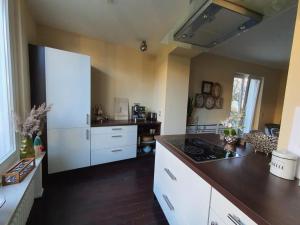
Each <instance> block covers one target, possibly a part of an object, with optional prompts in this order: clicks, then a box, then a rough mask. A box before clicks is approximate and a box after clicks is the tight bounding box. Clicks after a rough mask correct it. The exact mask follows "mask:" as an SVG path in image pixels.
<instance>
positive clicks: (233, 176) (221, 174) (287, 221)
mask: <svg viewBox="0 0 300 225" xmlns="http://www.w3.org/2000/svg"><path fill="white" fill-rule="evenodd" d="M187 136H189V137H190V136H193V137H199V138H203V139H204V140H206V141H209V142H213V143H215V144H217V145H222V142H221V141H220V140H219V136H218V135H215V134H197V135H167V136H157V137H156V140H157V141H158V142H159V143H161V144H162V145H163V146H165V147H166V148H167V149H168V150H169V151H170V152H172V153H173V154H174V155H176V156H177V157H178V158H179V159H181V160H182V161H183V162H184V163H185V164H186V165H187V166H189V167H190V168H191V169H192V170H193V171H194V172H196V173H197V174H198V175H200V176H201V177H202V178H203V179H204V180H206V181H207V182H208V183H209V184H210V185H211V186H212V187H213V188H215V189H216V190H218V191H219V192H220V193H222V194H223V195H224V196H225V197H226V198H227V199H228V200H230V201H231V202H232V203H233V204H235V205H236V206H237V207H238V208H239V209H241V210H242V211H243V212H244V213H245V214H247V215H248V216H249V217H250V218H251V219H252V220H253V221H255V222H256V223H257V224H259V225H267V224H268V225H269V224H272V225H295V224H300V187H299V186H298V181H288V180H284V179H281V178H279V177H276V176H274V175H272V174H270V172H269V162H270V159H271V158H270V157H266V155H265V154H263V153H254V152H252V151H251V152H250V153H249V152H248V151H249V149H244V148H238V151H239V152H241V153H243V152H244V153H249V154H245V155H246V156H243V157H240V158H233V159H224V160H216V161H210V162H203V163H194V162H193V161H192V160H191V159H189V158H188V157H187V156H185V155H184V153H183V152H181V151H180V150H179V149H177V148H176V147H174V146H173V145H171V144H170V141H171V140H174V139H185V137H187Z"/></svg>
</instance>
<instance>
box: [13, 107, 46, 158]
mask: <svg viewBox="0 0 300 225" xmlns="http://www.w3.org/2000/svg"><path fill="white" fill-rule="evenodd" d="M50 109H51V106H46V104H45V103H43V104H41V105H40V106H39V107H36V106H34V107H33V108H32V109H31V111H30V113H29V115H28V117H27V118H26V119H25V120H24V121H21V119H20V117H19V116H17V115H15V126H16V132H17V133H19V134H20V136H21V144H20V158H21V159H23V158H28V157H34V156H35V150H34V148H33V141H32V138H33V137H34V136H35V135H38V133H40V132H41V131H42V128H43V126H42V125H43V122H44V119H45V117H46V114H47V112H49V111H50Z"/></svg>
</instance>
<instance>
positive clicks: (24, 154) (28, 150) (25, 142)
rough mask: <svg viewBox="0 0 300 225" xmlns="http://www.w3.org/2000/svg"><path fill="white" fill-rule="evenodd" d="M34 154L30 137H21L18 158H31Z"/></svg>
mask: <svg viewBox="0 0 300 225" xmlns="http://www.w3.org/2000/svg"><path fill="white" fill-rule="evenodd" d="M34 156H35V152H34V148H33V143H32V138H30V137H22V140H21V147H20V158H21V159H24V158H32V157H34Z"/></svg>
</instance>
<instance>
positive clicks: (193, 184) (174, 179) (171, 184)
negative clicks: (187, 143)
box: [154, 143, 211, 225]
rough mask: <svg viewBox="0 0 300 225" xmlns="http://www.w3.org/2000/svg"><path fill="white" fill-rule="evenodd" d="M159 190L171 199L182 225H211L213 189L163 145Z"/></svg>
mask: <svg viewBox="0 0 300 225" xmlns="http://www.w3.org/2000/svg"><path fill="white" fill-rule="evenodd" d="M155 188H158V189H159V190H160V191H161V192H162V193H163V194H164V195H167V196H168V199H169V201H170V202H171V203H172V205H173V207H174V210H173V211H174V212H175V214H176V215H175V217H176V221H177V222H178V224H185V225H207V222H208V211H209V201H210V193H211V186H210V185H209V184H208V183H206V182H205V181H204V180H203V179H202V178H200V176H199V175H197V174H196V173H195V172H194V171H192V170H191V169H190V168H189V167H188V166H186V165H185V164H184V163H183V162H181V161H180V160H179V159H178V158H177V157H176V156H174V155H173V154H172V153H171V152H170V151H168V150H167V149H165V148H164V147H163V146H162V145H161V144H159V143H157V151H156V155H155V176H154V189H155ZM163 200H164V199H163ZM199 209H201V210H199ZM169 223H170V221H169ZM170 224H171V223H170Z"/></svg>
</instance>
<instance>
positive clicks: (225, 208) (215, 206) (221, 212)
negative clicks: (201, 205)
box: [210, 188, 257, 225]
mask: <svg viewBox="0 0 300 225" xmlns="http://www.w3.org/2000/svg"><path fill="white" fill-rule="evenodd" d="M210 204H211V206H210V207H211V209H212V211H213V212H214V213H215V214H216V215H217V216H218V217H219V218H220V219H221V220H222V221H224V223H225V224H229V225H231V224H238V225H240V224H241V225H243V224H247V225H257V224H256V223H255V222H254V221H253V220H251V219H250V218H249V217H248V216H247V215H245V214H244V213H243V212H242V211H241V210H240V209H238V208H237V207H236V206H235V205H233V204H232V203H231V202H230V201H229V200H228V199H227V198H225V197H224V196H223V195H221V194H220V193H219V192H218V191H217V190H215V189H214V188H213V189H212V194H211V203H210Z"/></svg>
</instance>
